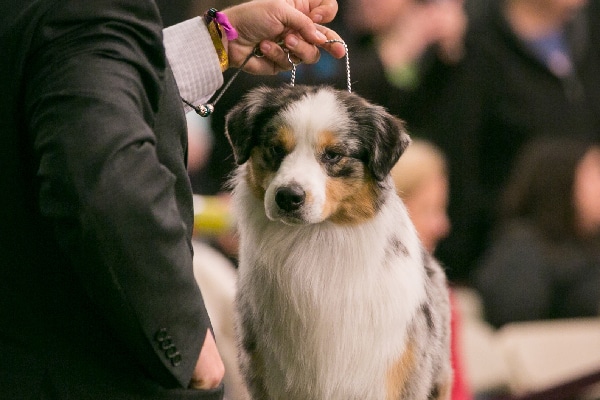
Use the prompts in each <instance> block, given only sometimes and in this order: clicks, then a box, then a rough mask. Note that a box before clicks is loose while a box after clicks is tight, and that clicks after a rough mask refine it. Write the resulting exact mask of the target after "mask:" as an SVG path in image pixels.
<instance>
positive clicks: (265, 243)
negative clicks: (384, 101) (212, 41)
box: [225, 85, 452, 400]
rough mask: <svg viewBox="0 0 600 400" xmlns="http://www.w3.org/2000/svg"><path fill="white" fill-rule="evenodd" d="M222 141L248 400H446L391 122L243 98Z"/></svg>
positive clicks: (305, 89) (380, 116)
mask: <svg viewBox="0 0 600 400" xmlns="http://www.w3.org/2000/svg"><path fill="white" fill-rule="evenodd" d="M225 131H226V135H227V137H228V139H229V142H230V144H231V146H232V149H233V155H234V158H235V161H236V163H237V165H238V167H237V168H236V171H235V172H234V174H233V177H232V180H231V185H232V199H233V209H234V213H235V216H236V220H237V222H238V229H239V235H240V249H239V276H238V289H237V297H236V313H237V317H236V319H237V320H236V326H237V335H238V341H239V347H240V369H241V371H242V374H243V376H244V378H245V380H246V383H247V385H248V390H249V392H250V393H251V396H252V398H253V399H260V400H275V399H277V400H379V399H381V400H392V399H393V400H397V399H410V400H413V399H414V400H422V399H423V400H425V399H429V400H434V399H448V398H449V395H450V389H451V381H452V370H451V366H450V350H449V348H450V344H449V343H450V322H449V320H450V310H449V299H448V297H449V296H448V289H447V282H446V277H445V274H444V272H443V270H442V268H441V267H440V266H439V264H438V263H436V261H435V260H434V259H433V258H432V256H431V255H429V254H428V253H427V252H426V251H425V250H424V249H423V247H422V245H421V243H420V242H419V239H418V237H417V233H416V231H415V229H414V226H413V225H412V223H411V221H410V219H409V216H408V214H407V211H406V208H405V207H404V205H403V203H402V201H401V200H400V198H399V197H398V196H397V194H396V191H395V188H394V185H393V182H392V180H391V178H390V174H389V173H390V170H391V168H392V167H393V165H394V164H395V163H396V161H397V160H398V158H399V157H400V155H401V154H402V152H403V151H404V149H405V148H406V146H408V145H409V143H410V138H409V136H408V134H407V132H406V130H405V128H404V125H403V122H402V121H401V120H400V119H398V118H396V117H394V116H392V115H390V114H389V113H388V112H387V111H386V110H385V109H384V108H383V107H381V106H378V105H375V104H372V103H369V102H367V101H366V100H364V99H363V98H362V97H360V96H358V95H356V94H353V93H349V92H345V91H340V90H335V89H333V88H331V87H328V86H303V85H296V86H285V87H278V88H268V87H259V88H255V89H253V90H251V91H250V92H249V93H248V94H247V95H246V96H245V97H244V98H243V100H242V101H241V102H240V103H239V104H237V105H236V106H235V107H234V108H233V109H232V110H231V111H230V112H229V113H228V114H227V116H226V127H225Z"/></svg>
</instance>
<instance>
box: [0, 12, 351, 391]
mask: <svg viewBox="0 0 600 400" xmlns="http://www.w3.org/2000/svg"><path fill="white" fill-rule="evenodd" d="M296 6H297V7H298V8H297V9H295V8H294V7H293V6H292V5H290V4H289V3H288V2H286V1H282V0H258V1H255V2H252V3H251V4H249V3H246V4H242V5H239V6H236V7H233V8H230V9H228V10H225V11H224V12H223V14H224V15H226V16H227V17H229V20H230V21H231V23H232V25H233V26H234V27H237V28H238V31H239V33H240V37H239V38H238V39H236V40H232V41H227V40H223V41H222V44H223V45H224V49H225V50H226V51H227V54H228V59H229V62H230V64H231V65H232V66H234V67H239V66H240V65H241V62H242V60H243V59H244V58H245V57H246V55H247V54H249V53H250V52H251V51H252V49H253V47H254V46H255V45H256V44H257V43H259V42H260V46H261V47H260V48H261V50H262V51H263V53H264V54H265V57H264V58H253V59H252V60H251V61H250V62H249V63H248V64H247V65H246V67H245V69H247V70H248V71H251V72H254V73H276V72H277V71H280V70H282V69H288V68H289V63H288V61H287V57H286V55H285V53H284V52H283V50H282V49H281V48H280V47H279V46H276V45H275V41H278V40H279V39H281V38H283V39H284V40H285V45H286V47H288V48H289V49H290V51H292V52H293V53H294V54H295V55H296V56H297V57H298V58H300V59H302V60H304V61H305V62H316V61H317V60H318V56H319V49H318V48H317V47H316V46H315V45H314V44H323V43H324V42H325V40H326V39H327V38H329V39H334V38H338V36H337V34H336V33H335V32H333V31H331V30H329V29H327V28H325V27H320V26H315V24H314V22H313V21H317V22H328V21H330V20H331V19H332V18H333V17H334V15H335V13H336V11H337V3H336V2H335V0H314V1H311V2H308V3H307V2H300V1H299V2H297V5H296ZM183 24H184V25H182V26H180V27H178V26H175V27H172V28H173V29H174V30H173V31H169V32H167V31H166V30H165V32H164V34H165V47H166V51H165V47H163V31H162V24H161V20H160V16H159V13H158V9H157V7H156V5H155V4H154V2H153V1H152V0H144V1H142V0H97V1H93V2H91V1H86V0H66V1H57V0H26V1H21V2H3V3H2V5H0V48H2V53H3V54H2V58H1V60H0V77H1V78H2V79H1V80H0V92H1V93H2V96H0V127H1V128H0V147H1V148H2V157H0V187H1V188H2V189H1V191H0V199H1V203H0V398H2V399H4V398H6V399H25V398H27V399H30V398H43V399H66V398H69V399H78V400H81V399H113V400H114V399H132V398H134V399H150V398H152V399H171V398H177V399H184V398H189V399H218V398H221V397H222V388H221V387H220V380H221V378H222V376H223V367H222V362H221V360H220V357H219V355H218V352H217V350H216V346H215V341H214V338H213V336H212V333H211V331H210V321H209V318H208V315H207V313H206V310H205V308H204V304H203V300H202V296H201V294H200V291H199V289H198V287H197V284H196V281H195V279H194V276H193V272H192V250H191V233H192V232H191V231H192V226H193V224H192V222H193V209H192V196H191V190H190V184H189V180H188V178H187V173H186V168H185V154H186V146H187V138H186V127H185V119H184V107H183V104H182V102H181V99H180V95H181V96H186V98H187V99H188V100H190V101H198V102H201V101H205V100H206V99H208V98H209V97H210V95H211V94H212V93H211V92H212V91H214V90H215V88H216V87H218V86H219V85H220V84H221V83H222V80H223V78H222V75H221V67H220V63H219V61H222V58H223V54H221V59H220V58H219V56H218V53H217V52H216V51H215V49H217V48H218V45H217V44H214V45H213V43H216V42H213V41H211V36H210V34H209V31H208V30H207V26H206V25H205V23H204V20H203V19H202V18H195V19H193V20H190V21H186V22H185V23H183ZM170 29H171V28H170ZM290 32H295V33H290ZM167 38H169V43H170V44H167ZM213 38H214V35H213ZM262 39H270V40H262ZM177 44H179V45H180V47H182V48H184V49H187V51H177V49H175V50H173V49H172V48H170V45H177ZM175 47H176V46H175ZM325 48H326V49H327V50H328V51H331V52H332V53H333V54H334V55H336V56H337V57H342V56H343V47H342V46H341V45H339V44H337V45H325ZM180 50H181V49H180ZM185 57H188V59H187V60H186V59H184V58H185ZM193 57H196V58H195V59H194V58H193ZM190 65H192V66H194V68H192V69H190V68H189V66H190ZM194 71H200V74H199V76H200V78H198V79H196V80H194V79H195V78H194V76H193V73H192V74H191V75H190V74H189V73H190V72H194ZM174 76H177V77H179V78H180V80H182V81H183V82H182V81H177V84H178V85H179V86H180V89H179V90H178V87H177V85H176V84H175V80H174ZM217 106H218V105H217Z"/></svg>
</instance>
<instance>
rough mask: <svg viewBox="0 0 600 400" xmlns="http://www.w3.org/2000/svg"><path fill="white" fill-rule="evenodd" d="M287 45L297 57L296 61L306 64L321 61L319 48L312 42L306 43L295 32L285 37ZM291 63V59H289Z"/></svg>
mask: <svg viewBox="0 0 600 400" xmlns="http://www.w3.org/2000/svg"><path fill="white" fill-rule="evenodd" d="M283 42H284V45H285V47H286V48H287V49H288V50H289V51H290V52H291V53H292V55H293V56H294V57H295V58H296V59H295V60H294V62H296V61H298V62H304V63H306V64H314V63H316V62H317V61H319V57H320V56H321V53H320V52H319V49H318V48H317V47H316V46H315V45H313V44H310V43H306V42H305V41H304V40H301V39H300V38H299V37H298V36H296V35H294V34H289V35H287V36H286V37H285V38H284V41H283ZM288 63H289V61H288Z"/></svg>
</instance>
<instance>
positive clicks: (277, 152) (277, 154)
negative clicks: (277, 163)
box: [267, 145, 285, 160]
mask: <svg viewBox="0 0 600 400" xmlns="http://www.w3.org/2000/svg"><path fill="white" fill-rule="evenodd" d="M267 152H268V153H269V157H271V159H273V160H280V159H282V158H283V157H285V149H284V148H283V146H276V145H274V146H270V147H268V148H267Z"/></svg>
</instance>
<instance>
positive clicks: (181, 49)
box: [163, 17, 223, 113]
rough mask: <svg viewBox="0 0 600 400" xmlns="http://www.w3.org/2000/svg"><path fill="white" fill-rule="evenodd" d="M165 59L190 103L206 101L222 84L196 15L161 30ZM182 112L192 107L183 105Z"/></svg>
mask: <svg viewBox="0 0 600 400" xmlns="http://www.w3.org/2000/svg"><path fill="white" fill-rule="evenodd" d="M163 36H164V38H163V42H164V45H165V51H166V54H167V59H168V61H169V64H170V65H171V69H172V70H173V75H174V76H175V81H176V82H177V87H178V88H179V93H180V95H181V97H183V98H184V99H186V100H187V101H189V102H191V103H192V104H203V103H206V102H208V100H210V98H211V97H212V95H213V94H214V93H215V92H216V90H217V89H218V88H219V87H220V86H221V85H222V84H223V73H222V72H221V65H220V63H219V57H218V55H217V52H216V50H215V48H214V46H213V43H212V40H211V37H210V34H209V33H208V29H207V27H206V25H205V24H204V21H203V20H202V18H200V17H195V18H192V19H189V20H187V21H184V22H181V23H179V24H176V25H172V26H170V27H168V28H165V29H164V30H163ZM182 105H183V106H184V109H185V112H186V113H187V112H189V111H191V110H192V109H191V108H190V107H189V106H188V105H185V104H184V103H183V102H182Z"/></svg>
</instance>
